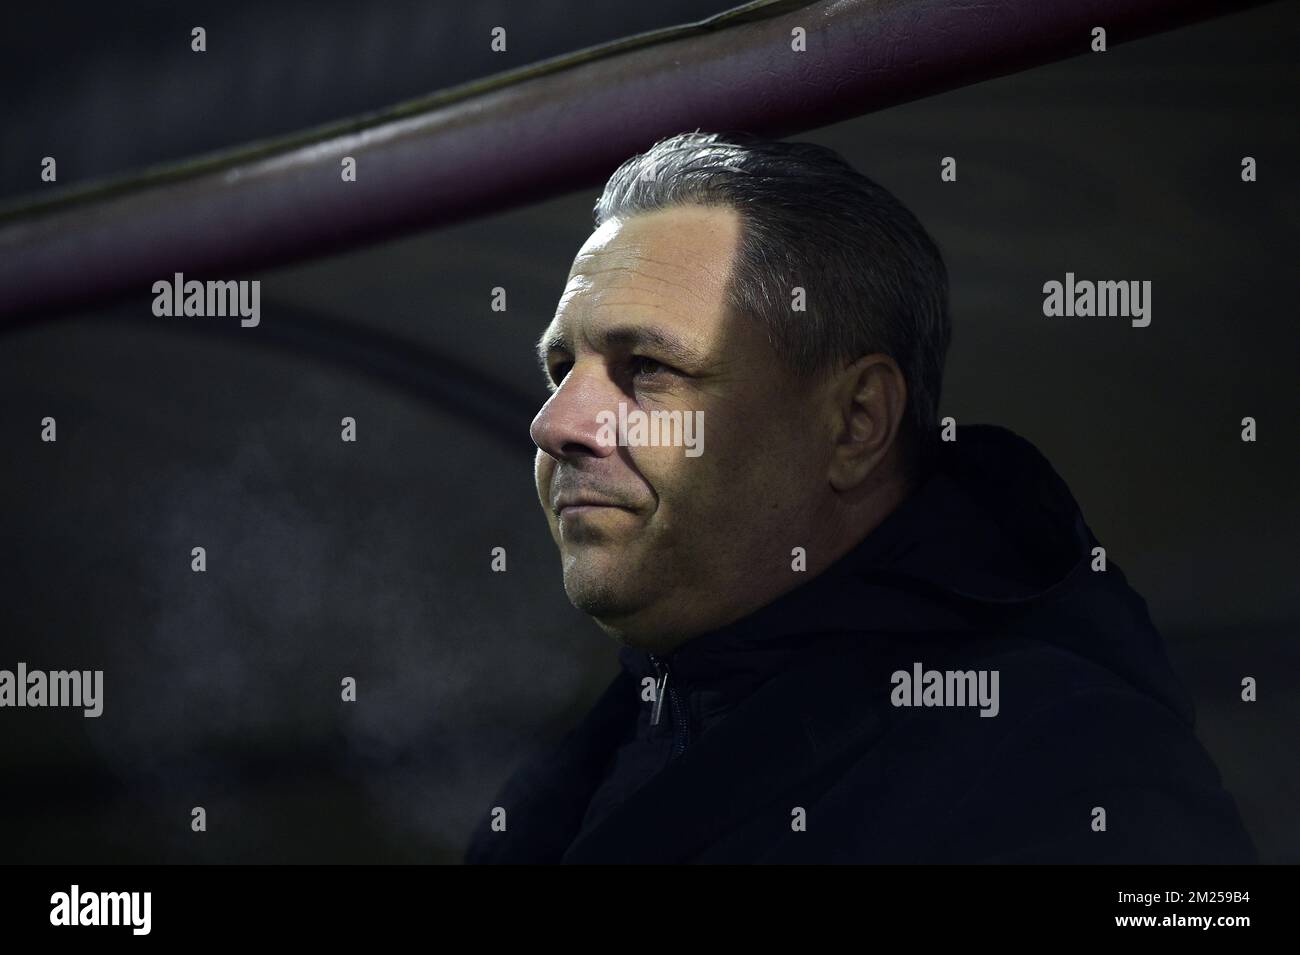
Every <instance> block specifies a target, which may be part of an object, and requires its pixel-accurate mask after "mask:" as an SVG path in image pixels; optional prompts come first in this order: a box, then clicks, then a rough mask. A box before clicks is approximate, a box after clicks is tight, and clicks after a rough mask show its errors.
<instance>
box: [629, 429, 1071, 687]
mask: <svg viewBox="0 0 1300 955" xmlns="http://www.w3.org/2000/svg"><path fill="white" fill-rule="evenodd" d="M943 448H944V450H943V451H942V453H941V455H940V458H939V461H938V464H937V466H936V468H935V470H934V472H933V473H932V474H931V475H930V477H929V478H928V479H927V480H926V481H925V482H924V483H923V484H922V485H921V486H920V487H919V488H917V489H916V490H915V491H914V492H913V493H912V494H911V495H910V496H909V497H908V498H907V499H906V500H905V501H904V502H903V503H902V504H901V505H899V507H897V508H896V509H895V510H894V511H893V512H892V513H891V514H889V516H888V517H886V518H885V520H884V521H883V522H881V524H880V525H879V526H878V527H877V528H876V529H875V530H874V531H872V532H871V533H870V534H869V535H867V537H866V538H865V539H864V540H862V541H861V542H860V543H859V544H858V545H857V546H856V547H855V548H853V549H852V550H851V551H850V552H849V553H848V554H846V555H845V556H844V557H842V558H841V559H840V560H838V561H837V562H836V563H835V564H833V565H832V566H831V567H829V568H827V569H826V570H825V571H823V572H822V573H821V574H818V575H817V576H816V577H814V578H812V579H811V580H809V581H808V582H807V583H804V584H802V585H801V586H799V587H797V588H795V589H794V590H791V591H789V592H787V593H786V594H784V595H782V596H780V597H778V598H777V599H776V600H774V601H773V602H771V603H769V604H768V605H767V606H765V607H763V608H761V609H760V610H758V611H756V612H754V613H752V614H750V615H748V616H747V617H745V618H743V619H741V620H739V621H736V622H735V623H732V624H729V625H727V626H725V627H722V628H719V629H717V630H713V631H710V632H708V633H705V634H701V635H699V636H697V637H694V638H692V639H691V640H689V641H687V642H686V643H685V644H683V645H682V646H681V647H679V648H678V649H677V650H675V651H674V652H673V653H671V654H668V655H666V656H663V657H661V658H660V660H661V661H662V662H665V663H667V664H668V665H669V666H670V667H671V668H672V670H673V673H674V680H675V681H676V683H677V685H678V686H683V685H685V686H691V685H696V686H699V685H712V686H715V687H730V688H733V689H734V690H735V691H736V692H738V693H743V692H747V691H748V690H749V689H750V688H752V687H753V686H755V685H757V684H758V683H759V682H762V681H763V680H764V679H765V678H766V677H767V676H770V675H771V674H772V673H774V672H778V671H779V670H782V669H785V668H786V667H787V666H788V665H789V664H790V663H791V662H792V658H793V657H796V656H797V655H798V654H799V653H800V651H801V650H803V649H806V648H807V645H808V641H809V638H810V637H817V636H823V637H830V636H833V635H835V634H843V633H854V632H857V633H860V632H861V631H863V630H872V631H876V632H882V633H883V632H895V633H916V632H934V631H951V630H959V629H965V628H969V627H970V626H972V625H975V624H978V623H979V622H980V621H982V620H985V619H988V618H989V617H990V616H993V615H995V614H997V613H999V612H1000V611H1004V610H1006V609H1009V608H1013V607H1015V606H1018V605H1024V604H1027V603H1030V602H1032V601H1035V600H1039V599H1041V598H1043V597H1044V596H1046V595H1048V594H1049V593H1050V592H1052V591H1053V590H1056V589H1058V588H1061V587H1063V586H1065V584H1066V583H1067V582H1068V581H1069V580H1070V579H1071V578H1073V577H1074V576H1075V575H1077V574H1080V573H1082V572H1085V571H1086V569H1087V563H1088V557H1089V552H1090V549H1091V541H1092V538H1091V534H1090V533H1089V531H1088V529H1087V526H1086V525H1085V523H1084V521H1083V516H1082V514H1081V513H1080V510H1079V507H1078V505H1077V504H1076V502H1075V500H1074V498H1073V496H1072V495H1071V494H1070V492H1069V490H1068V488H1067V487H1066V486H1065V484H1064V482H1063V481H1062V480H1061V479H1060V477H1059V476H1058V475H1057V474H1056V472H1055V471H1054V470H1053V469H1052V467H1051V466H1050V464H1048V462H1047V461H1046V459H1044V458H1043V456H1042V455H1041V454H1040V453H1039V452H1038V450H1037V449H1036V448H1034V447H1033V445H1031V444H1030V443H1029V442H1027V441H1025V440H1024V439H1023V438H1021V437H1019V436H1017V435H1015V434H1014V433H1012V432H1011V431H1009V430H1007V429H1005V428H1000V427H996V426H991V425H966V426H962V427H959V428H958V429H957V440H956V441H955V442H952V443H950V444H947V445H944V446H943ZM619 660H620V663H621V664H622V666H623V668H624V669H625V670H626V671H627V672H628V673H630V674H631V675H632V676H634V677H636V678H637V679H638V681H639V680H640V679H642V678H644V677H646V676H654V675H655V673H656V667H655V665H654V661H653V659H652V658H651V656H650V655H649V654H648V653H647V652H645V651H644V650H636V649H633V648H630V647H624V648H622V649H621V650H620V651H619Z"/></svg>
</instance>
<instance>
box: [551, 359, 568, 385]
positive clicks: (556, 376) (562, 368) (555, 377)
mask: <svg viewBox="0 0 1300 955" xmlns="http://www.w3.org/2000/svg"><path fill="white" fill-rule="evenodd" d="M572 367H573V362H571V361H557V362H556V363H555V364H554V365H552V366H551V383H552V384H555V385H558V384H559V383H560V382H562V381H563V380H564V376H565V375H567V374H568V373H569V369H570V368H572Z"/></svg>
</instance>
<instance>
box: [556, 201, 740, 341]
mask: <svg viewBox="0 0 1300 955" xmlns="http://www.w3.org/2000/svg"><path fill="white" fill-rule="evenodd" d="M739 239H740V222H739V217H738V216H737V215H736V213H735V212H734V211H733V210H731V209H727V208H724V207H716V208H703V207H698V206H687V207H677V208H672V209H666V210H661V211H657V212H652V213H644V214H640V215H636V216H633V217H631V218H628V219H621V220H620V219H613V220H610V221H609V222H606V223H604V224H603V225H602V226H601V227H600V228H598V229H597V230H596V231H595V232H593V233H592V234H591V236H590V237H589V238H588V239H587V241H586V242H585V243H584V244H583V246H582V248H581V249H580V250H579V252H578V255H577V257H576V258H575V259H574V263H573V267H572V269H571V270H570V272H569V280H568V282H567V284H566V285H565V288H564V292H563V293H562V294H561V296H560V301H559V305H558V307H557V309H556V314H555V320H554V322H553V323H552V325H553V327H554V326H559V325H564V324H567V321H568V320H578V319H588V318H596V319H599V318H601V317H602V316H603V315H604V314H608V313H619V312H623V311H626V310H634V311H636V310H644V311H645V312H646V313H647V314H649V315H651V316H652V317H655V316H656V315H657V317H658V318H660V319H661V320H671V319H673V318H678V319H681V318H685V317H687V316H691V317H694V318H696V319H697V320H698V319H699V318H701V317H703V316H704V315H708V316H710V317H716V315H717V313H718V312H720V310H721V309H722V308H723V299H724V297H725V294H726V287H727V282H728V281H729V279H730V273H731V265H732V259H733V258H734V255H735V252H736V248H737V245H738V243H739Z"/></svg>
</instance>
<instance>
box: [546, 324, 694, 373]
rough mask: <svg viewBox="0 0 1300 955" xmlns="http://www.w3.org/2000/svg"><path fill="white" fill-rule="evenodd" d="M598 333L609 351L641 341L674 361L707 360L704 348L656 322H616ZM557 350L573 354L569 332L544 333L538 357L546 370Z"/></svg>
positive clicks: (628, 347)
mask: <svg viewBox="0 0 1300 955" xmlns="http://www.w3.org/2000/svg"><path fill="white" fill-rule="evenodd" d="M596 337H597V338H598V340H599V341H598V344H599V345H600V346H601V347H602V348H603V349H605V350H609V351H613V350H614V349H618V348H626V349H632V348H636V347H637V346H638V345H640V346H648V347H651V348H654V349H656V350H657V351H658V352H660V353H661V354H663V355H664V356H666V357H667V358H668V359H669V360H670V361H672V362H675V363H677V364H680V365H686V366H688V367H689V366H693V365H698V364H699V363H700V362H701V361H702V360H703V356H701V354H700V352H699V351H698V350H697V349H696V348H695V347H694V346H692V345H690V344H688V343H687V342H686V341H685V340H684V339H683V338H681V337H679V336H678V335H675V334H673V333H672V332H669V331H666V330H665V329H662V328H656V327H655V326H653V325H616V326H614V327H612V328H607V329H604V330H603V331H601V332H600V333H598V335H597V336H596ZM553 351H560V352H564V353H566V354H572V353H573V346H572V345H570V344H569V340H568V338H567V337H566V336H564V335H562V334H560V333H558V332H557V333H554V334H551V335H549V336H548V335H543V336H542V338H541V340H540V341H538V343H537V358H538V361H540V362H541V365H542V370H543V371H545V370H546V359H547V356H548V355H550V353H551V352H553Z"/></svg>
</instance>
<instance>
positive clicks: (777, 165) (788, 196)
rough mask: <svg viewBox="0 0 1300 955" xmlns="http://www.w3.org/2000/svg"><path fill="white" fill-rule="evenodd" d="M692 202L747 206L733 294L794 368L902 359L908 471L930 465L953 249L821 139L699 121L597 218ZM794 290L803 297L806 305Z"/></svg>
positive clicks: (604, 204) (616, 187)
mask: <svg viewBox="0 0 1300 955" xmlns="http://www.w3.org/2000/svg"><path fill="white" fill-rule="evenodd" d="M687 204H694V205H703V206H719V205H724V206H729V207H731V208H733V209H735V210H736V211H737V212H738V213H739V214H740V217H741V222H742V223H743V225H742V228H743V238H742V239H741V245H740V249H739V250H738V252H737V255H736V261H735V263H734V268H733V275H732V279H731V282H730V287H729V289H728V304H729V305H730V307H731V308H732V309H734V310H735V311H736V312H737V313H738V314H742V315H752V316H755V317H756V318H757V319H758V320H760V321H761V322H762V323H763V324H764V326H765V330H766V333H767V338H768V340H769V341H770V342H771V344H772V346H773V347H774V348H775V350H776V353H777V354H778V355H779V356H781V358H782V359H784V360H785V361H786V362H787V364H788V366H789V367H790V368H791V369H792V370H793V371H794V372H795V373H796V374H799V375H801V376H811V375H815V374H817V373H819V372H822V371H825V370H827V369H828V368H830V367H831V366H832V365H834V364H836V363H840V362H850V361H854V360H856V359H857V358H860V357H861V356H863V355H868V354H872V353H874V352H880V353H883V354H886V355H889V356H890V357H891V358H893V359H894V361H896V362H897V363H898V366H899V368H900V369H901V370H902V372H903V376H904V378H905V380H906V382H907V390H908V399H907V407H906V409H905V410H904V417H903V425H902V427H901V428H900V442H901V443H902V445H903V450H904V459H905V462H906V467H907V469H908V471H909V473H910V474H911V475H912V476H913V477H919V476H920V475H921V474H923V473H924V472H925V471H926V470H928V468H929V466H930V463H931V462H932V460H933V457H934V454H935V452H936V450H937V440H938V405H939V395H940V392H941V391H942V388H943V367H944V360H945V357H946V355H947V352H948V343H949V340H950V339H951V335H952V322H951V318H950V317H949V313H948V271H947V268H946V267H945V265H944V261H943V256H942V255H941V254H940V252H939V249H938V247H937V246H936V244H935V242H934V240H933V239H931V238H930V236H929V234H928V233H927V232H926V231H925V229H924V227H922V225H921V223H920V222H919V221H918V220H917V218H916V216H914V215H913V214H912V213H911V212H910V211H909V210H908V209H907V207H906V206H904V205H903V204H902V203H901V202H899V201H898V199H896V198H895V197H894V196H893V195H892V194H891V193H890V192H889V191H888V190H886V189H885V188H884V187H882V186H880V185H878V184H877V183H875V182H873V181H872V180H871V179H868V178H867V177H866V176H864V175H862V174H861V173H859V172H858V171H857V170H855V169H854V168H853V167H852V166H850V165H849V164H848V163H847V162H846V161H845V160H844V159H843V158H842V157H841V156H840V155H839V154H838V153H836V152H835V151H834V150H831V149H828V148H826V147H824V146H818V145H815V144H813V143H794V142H784V141H774V140H769V139H763V138H760V137H758V136H753V135H750V134H747V133H703V132H698V131H697V132H694V133H681V134H679V135H676V136H670V137H669V138H667V139H663V140H660V141H659V142H658V143H656V144H655V145H654V146H653V147H652V148H651V149H650V150H648V151H647V152H645V153H642V154H640V155H637V156H634V157H632V158H631V159H629V160H627V161H626V162H625V163H623V165H621V166H619V168H618V169H617V170H616V171H615V172H614V174H613V175H612V176H611V177H610V178H609V181H608V182H607V183H606V184H605V189H604V192H602V193H601V196H600V198H599V199H598V200H597V202H596V207H595V210H594V212H595V221H596V226H597V227H599V226H600V225H601V224H602V223H604V222H606V221H608V220H610V219H615V218H619V219H621V218H626V217H629V216H632V215H635V214H637V213H640V212H652V211H655V210H659V209H666V208H670V207H673V206H678V205H687ZM796 286H799V287H802V288H803V289H805V290H806V295H807V299H806V307H807V311H805V312H802V313H797V315H796V313H793V312H792V311H791V296H792V293H793V289H794V288H795V287H796Z"/></svg>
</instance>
